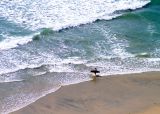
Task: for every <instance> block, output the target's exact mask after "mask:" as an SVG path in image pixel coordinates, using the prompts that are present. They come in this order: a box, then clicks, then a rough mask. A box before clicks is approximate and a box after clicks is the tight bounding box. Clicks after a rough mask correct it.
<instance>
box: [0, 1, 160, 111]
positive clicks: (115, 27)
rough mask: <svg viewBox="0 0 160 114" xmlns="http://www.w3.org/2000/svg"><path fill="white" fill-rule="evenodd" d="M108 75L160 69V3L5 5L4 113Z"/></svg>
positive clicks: (0, 26) (0, 43) (1, 31)
mask: <svg viewBox="0 0 160 114" xmlns="http://www.w3.org/2000/svg"><path fill="white" fill-rule="evenodd" d="M95 67H96V68H98V69H99V70H100V71H101V75H102V76H107V75H111V74H125V73H139V72H148V71H160V1H159V0H152V1H150V0H76V1H75V0H34V1H32V0H1V1H0V113H2V114H6V113H9V112H12V111H15V110H17V109H19V108H22V107H24V106H26V105H28V104H30V103H31V102H34V101H35V100H37V99H39V98H40V97H42V96H45V95H46V94H48V93H51V92H54V91H56V90H58V89H59V88H60V87H61V86H65V85H69V84H74V83H79V82H83V81H88V80H90V75H91V74H90V70H91V69H92V68H95Z"/></svg>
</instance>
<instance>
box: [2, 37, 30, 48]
mask: <svg viewBox="0 0 160 114" xmlns="http://www.w3.org/2000/svg"><path fill="white" fill-rule="evenodd" d="M5 38H6V39H4V40H2V41H1V42H0V50H8V49H11V48H15V47H17V46H18V45H23V44H27V43H28V42H31V41H32V36H23V37H13V36H7V35H5Z"/></svg>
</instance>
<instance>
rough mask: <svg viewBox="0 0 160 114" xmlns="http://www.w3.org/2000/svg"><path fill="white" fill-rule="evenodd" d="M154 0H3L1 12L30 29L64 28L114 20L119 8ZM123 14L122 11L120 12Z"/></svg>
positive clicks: (132, 6) (5, 16)
mask: <svg viewBox="0 0 160 114" xmlns="http://www.w3.org/2000/svg"><path fill="white" fill-rule="evenodd" d="M149 2H150V0H118V1H117V0H76V1H75V0H61V1H59V0H54V1H53V0H45V1H42V0H35V1H34V2H33V1H32V0H23V1H22V0H21V1H17V0H12V1H10V0H1V2H0V12H1V13H0V14H1V16H2V17H4V18H6V19H7V20H8V21H12V22H14V23H17V24H19V25H20V26H24V27H26V28H28V29H32V30H37V29H40V28H53V30H60V29H63V28H67V27H71V26H77V25H80V24H86V23H91V22H93V21H96V20H97V19H112V18H115V17H116V16H117V13H115V12H117V11H121V10H127V9H133V10H134V9H137V8H141V7H143V6H145V5H146V4H148V3H149ZM118 15H119V13H118Z"/></svg>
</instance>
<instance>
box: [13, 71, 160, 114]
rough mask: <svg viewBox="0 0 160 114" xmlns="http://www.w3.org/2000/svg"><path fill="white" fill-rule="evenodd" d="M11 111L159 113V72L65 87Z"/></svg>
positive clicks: (40, 113) (23, 113) (29, 113)
mask: <svg viewBox="0 0 160 114" xmlns="http://www.w3.org/2000/svg"><path fill="white" fill-rule="evenodd" d="M11 114H160V72H149V73H140V74H127V75H117V76H107V77H99V78H97V79H96V80H93V81H89V82H82V83H80V84H75V85H69V86H65V87H62V88H61V89H60V90H58V91H56V92H55V93H51V94H49V95H47V96H45V97H43V98H41V99H39V100H37V101H36V102H34V103H32V104H30V105H28V106H26V107H24V108H22V109H20V110H18V111H16V112H13V113H11Z"/></svg>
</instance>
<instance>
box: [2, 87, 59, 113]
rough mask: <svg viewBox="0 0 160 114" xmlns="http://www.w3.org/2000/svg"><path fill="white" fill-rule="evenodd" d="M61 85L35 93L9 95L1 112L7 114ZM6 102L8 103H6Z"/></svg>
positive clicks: (55, 89)
mask: <svg viewBox="0 0 160 114" xmlns="http://www.w3.org/2000/svg"><path fill="white" fill-rule="evenodd" d="M60 87H61V86H57V87H55V88H54V89H50V90H46V91H42V92H39V93H36V94H32V93H29V94H28V95H26V94H21V93H20V94H17V95H16V96H11V97H9V98H7V101H6V104H5V105H4V106H3V107H2V110H1V114H8V113H11V112H14V111H16V110H18V109H21V108H23V107H25V106H27V105H29V104H31V103H33V102H35V101H36V100H38V99H40V98H41V97H44V96H46V95H47V94H49V93H52V92H55V91H57V90H58V89H59V88H60ZM7 102H8V103H7Z"/></svg>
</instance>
